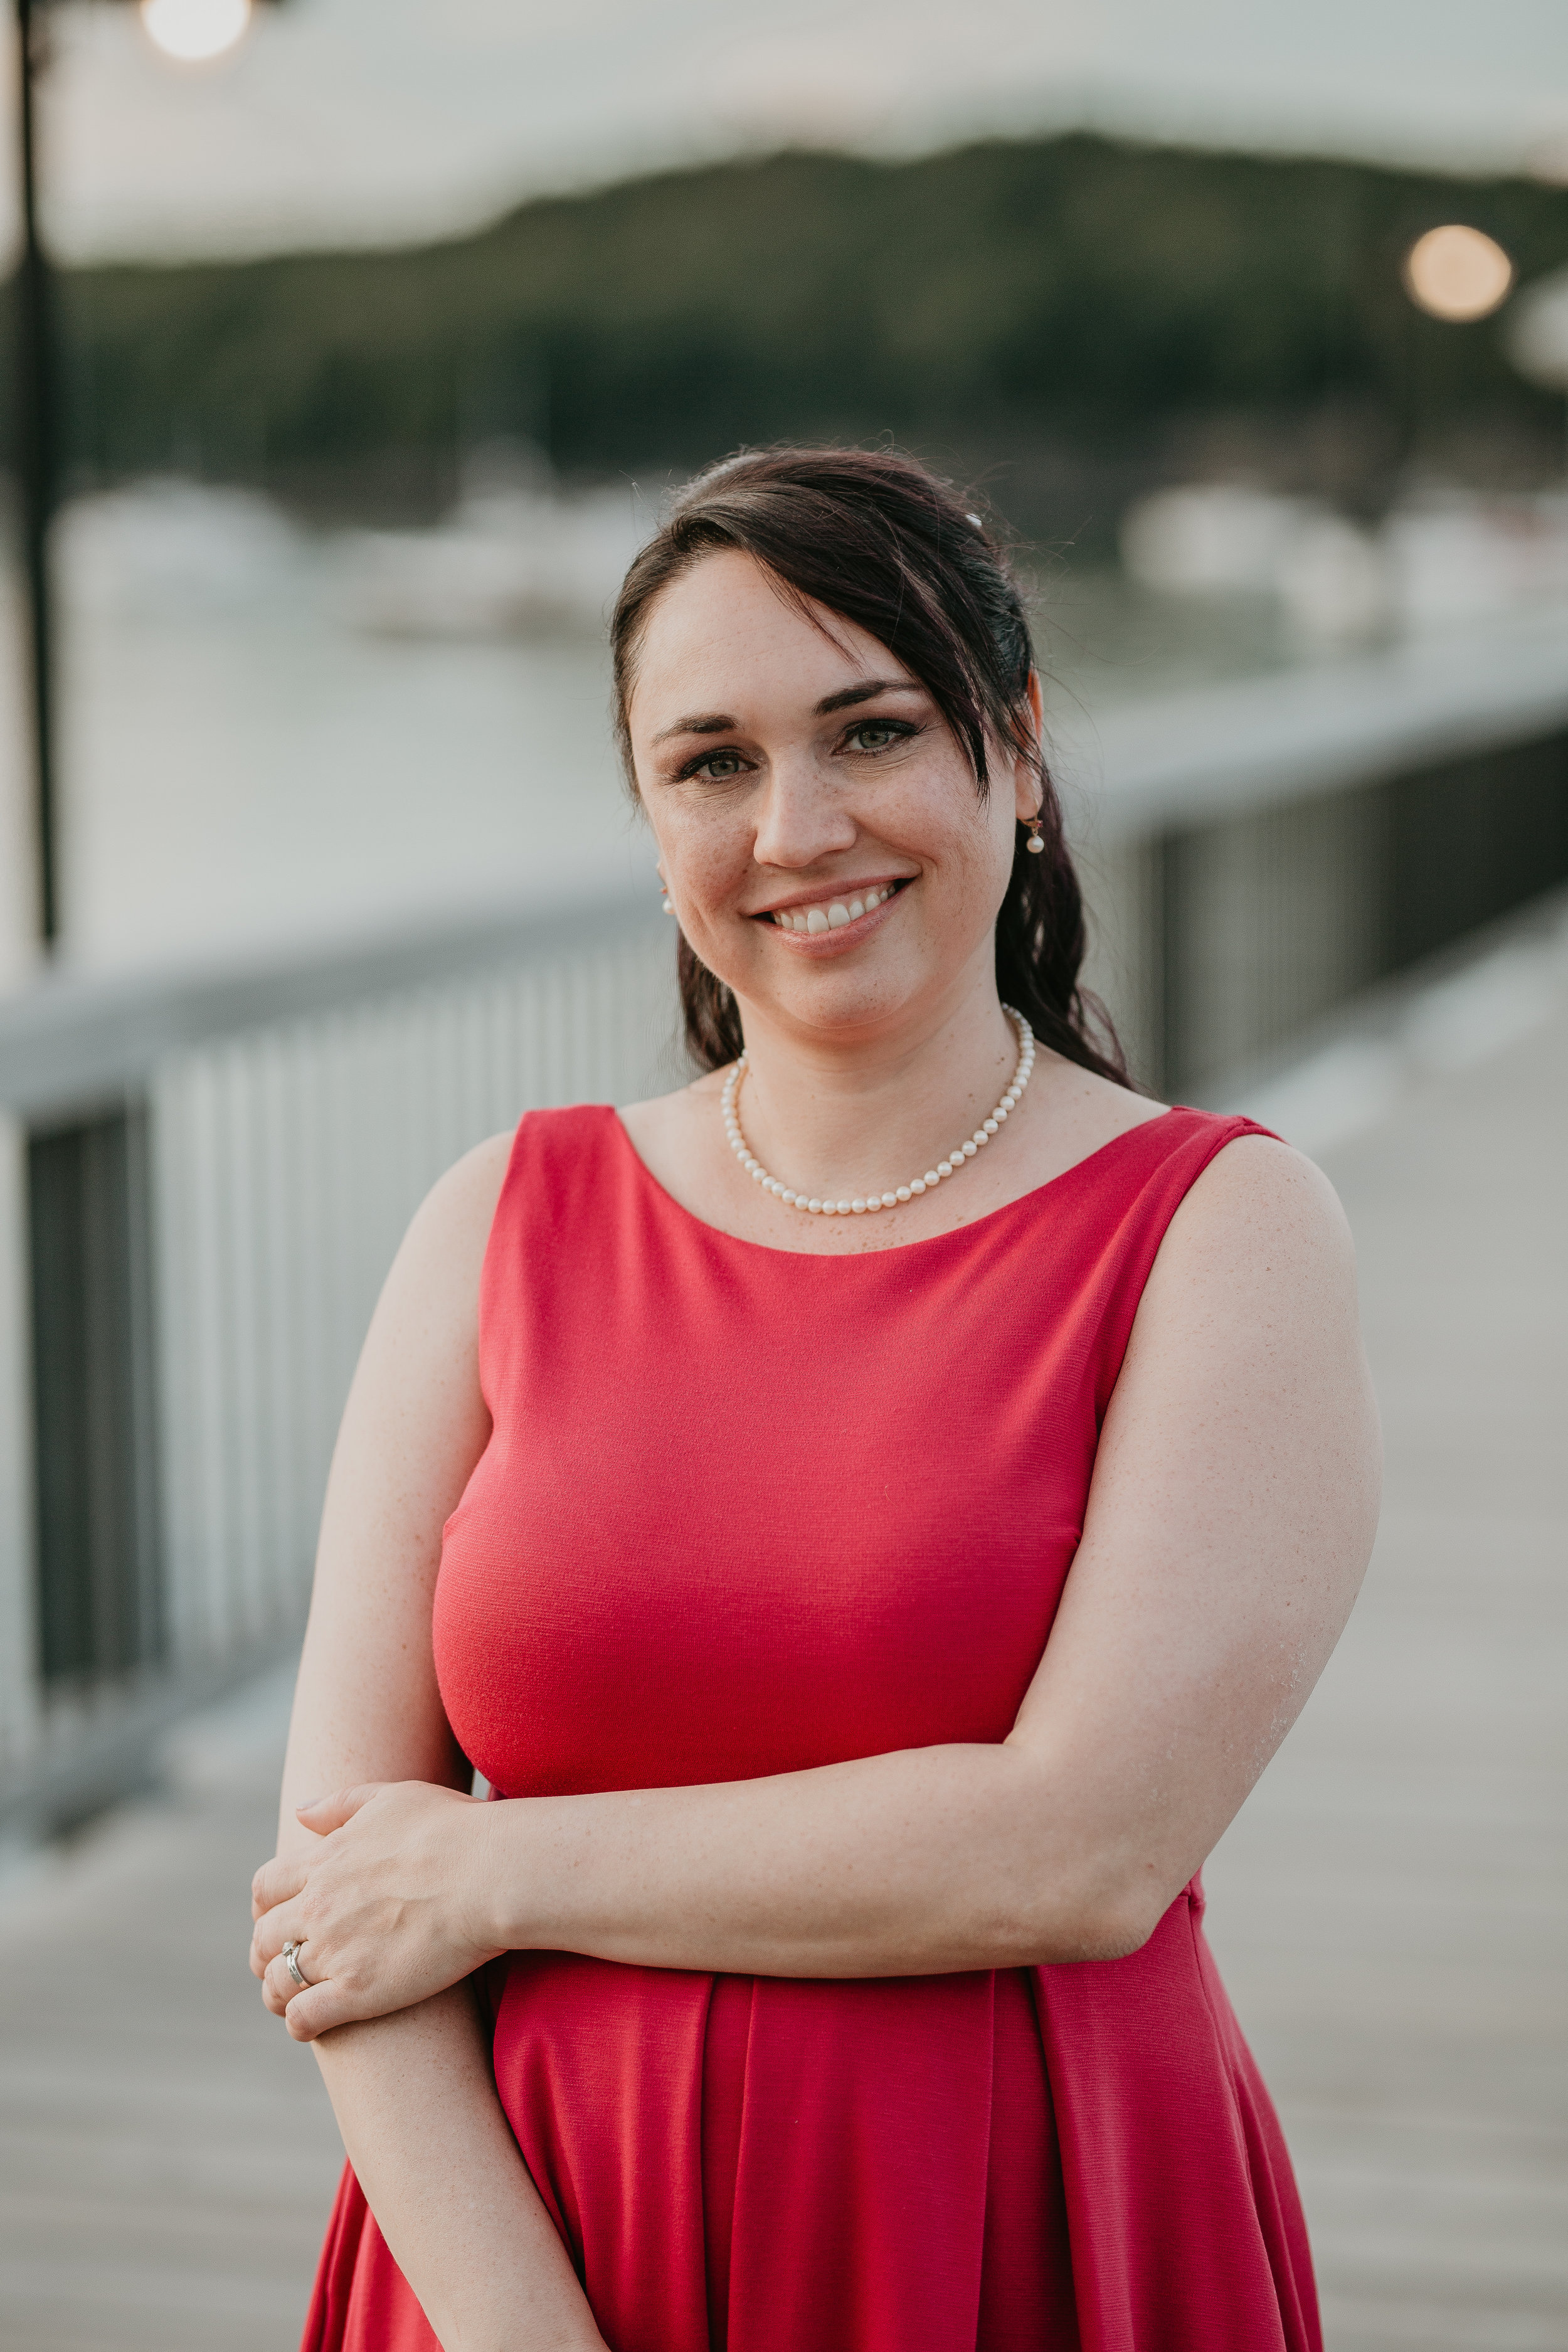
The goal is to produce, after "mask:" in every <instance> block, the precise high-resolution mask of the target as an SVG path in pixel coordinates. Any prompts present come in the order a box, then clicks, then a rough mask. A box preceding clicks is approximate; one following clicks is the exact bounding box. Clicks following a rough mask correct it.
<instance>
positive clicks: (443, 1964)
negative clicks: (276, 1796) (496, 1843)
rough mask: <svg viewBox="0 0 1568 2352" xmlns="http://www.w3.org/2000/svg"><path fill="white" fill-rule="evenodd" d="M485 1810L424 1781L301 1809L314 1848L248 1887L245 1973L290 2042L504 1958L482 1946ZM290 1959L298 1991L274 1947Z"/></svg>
mask: <svg viewBox="0 0 1568 2352" xmlns="http://www.w3.org/2000/svg"><path fill="white" fill-rule="evenodd" d="M489 1810H490V1809H489V1807H488V1806H487V1805H485V1804H484V1803H482V1802H480V1801H479V1800H477V1799H475V1798H473V1797H465V1796H460V1795H459V1794H458V1792H457V1791H456V1790H452V1789H439V1788H434V1787H432V1786H431V1785H430V1783H429V1782H428V1781H425V1780H396V1781H390V1782H383V1783H379V1784H375V1783H373V1784H372V1785H370V1786H368V1787H365V1788H362V1789H345V1790H342V1791H341V1792H340V1793H339V1794H338V1795H337V1796H335V1797H321V1798H318V1799H317V1800H316V1801H314V1802H313V1803H311V1804H309V1805H301V1806H300V1808H299V1819H300V1823H301V1825H302V1826H303V1827H304V1828H305V1829H307V1830H309V1831H310V1832H312V1834H313V1835H314V1836H315V1837H316V1838H317V1839H318V1840H319V1841H320V1843H318V1844H317V1845H315V1846H314V1847H313V1848H312V1849H311V1851H310V1853H303V1854H298V1855H294V1856H290V1857H288V1858H285V1857H284V1856H282V1855H274V1857H273V1859H272V1860H271V1861H270V1862H267V1863H263V1864H262V1866H261V1868H260V1869H259V1870H258V1872H257V1874H256V1876H255V1878H254V1879H253V1880H252V1881H251V1889H250V1894H251V1903H250V1908H251V1916H252V1918H253V1919H254V1920H255V1922H256V1926H255V1928H254V1930H253V1932H252V1935H251V1939H250V1967H251V1972H252V1974H253V1975H255V1976H258V1977H259V1978H260V1979H261V1987H262V1998H263V2000H265V2001H266V2003H267V2006H268V2009H269V2010H271V2011H272V2012H273V2014H274V2016H276V2017H281V2018H282V2019H283V2020H284V2021H285V2023H286V2024H287V2025H288V2028H289V2032H290V2033H291V2034H292V2035H293V2037H294V2039H295V2041H296V2042H313V2041H314V2040H315V2038H316V2036H317V2034H318V2033H326V2032H331V2028H332V2027H333V2026H335V2025H346V2024H348V2023H349V2022H350V2021H353V2020H354V2019H357V2018H366V2017H385V2016H386V2015H388V2013H389V2012H390V2011H393V2010H397V2009H409V2008H412V2007H413V2005H414V2004H415V2002H416V2001H421V2000H428V1999H429V1997H430V1995H431V1994H432V1993H437V1992H440V1991H442V1990H445V1988H446V1987H447V1985H450V1984H456V1983H457V1982H458V1980H459V1979H461V1978H463V1977H467V1976H470V1975H471V1974H472V1973H473V1971H474V1969H477V1968H479V1967H482V1965H483V1964H484V1962H485V1961H486V1960H492V1959H494V1958H496V1956H497V1953H498V1951H500V1950H502V1949H504V1948H505V1947H504V1946H497V1945H493V1944H487V1943H486V1942H484V1941H483V1940H482V1938H483V1928H482V1927H479V1926H478V1924H477V1921H476V1916H475V1915H476V1914H477V1913H478V1911H479V1909H480V1907H481V1900H480V1898H481V1894H482V1889H483V1887H484V1885H485V1877H484V1872H483V1865H482V1859H481V1857H482V1853H483V1850H484V1844H485V1839H484V1832H485V1828H486V1816H487V1814H488V1813H489ZM290 1941H293V1942H295V1943H298V1944H299V1945H300V1947H301V1949H300V1956H299V1958H300V1972H301V1974H302V1975H304V1976H305V1977H306V1978H307V1979H309V1982H308V1985H307V1987H306V1988H305V1989H303V1990H301V1988H300V1986H299V1985H297V1984H296V1983H295V1982H294V1979H293V1978H292V1977H291V1976H290V1975H289V1967H288V1963H287V1961H286V1960H285V1959H284V1958H283V1957H282V1952H283V1947H284V1945H285V1944H286V1943H289V1942H290Z"/></svg>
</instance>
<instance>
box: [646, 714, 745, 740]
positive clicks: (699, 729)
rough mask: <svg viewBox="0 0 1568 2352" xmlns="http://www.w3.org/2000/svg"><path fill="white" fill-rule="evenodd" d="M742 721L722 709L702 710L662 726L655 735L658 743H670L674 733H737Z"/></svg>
mask: <svg viewBox="0 0 1568 2352" xmlns="http://www.w3.org/2000/svg"><path fill="white" fill-rule="evenodd" d="M740 729H741V722H740V720H739V719H731V717H730V716H729V714H728V712H726V711H722V710H700V711H698V712H697V713H696V715H695V716H694V717H693V718H690V719H677V720H676V722H675V724H674V726H673V727H661V728H660V729H659V730H658V734H657V735H656V736H655V737H654V739H653V740H654V741H655V742H656V743H668V740H669V739H670V737H671V736H672V735H736V734H739V732H740Z"/></svg>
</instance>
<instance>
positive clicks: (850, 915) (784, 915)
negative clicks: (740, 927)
mask: <svg viewBox="0 0 1568 2352" xmlns="http://www.w3.org/2000/svg"><path fill="white" fill-rule="evenodd" d="M899 889H900V885H899V884H898V883H894V882H886V883H884V882H879V883H874V884H873V885H872V886H871V887H870V888H869V889H854V890H842V891H838V892H836V893H834V894H832V895H831V896H828V897H825V898H817V899H811V900H808V901H807V902H806V903H805V905H803V906H799V907H779V908H773V910H772V911H771V912H770V913H768V914H765V915H763V916H760V917H759V918H758V920H759V921H761V922H764V923H768V924H771V925H772V926H773V929H775V930H781V931H784V932H787V933H788V935H789V936H790V937H791V938H792V939H800V938H807V939H822V938H824V937H825V936H826V935H827V934H828V933H830V932H834V931H845V930H848V929H852V928H853V926H854V925H856V924H857V923H863V922H864V921H865V919H866V918H867V917H868V915H874V914H875V913H876V912H877V910H878V909H879V908H881V907H885V906H886V905H887V904H888V903H889V900H890V899H892V898H896V897H897V896H898V894H899Z"/></svg>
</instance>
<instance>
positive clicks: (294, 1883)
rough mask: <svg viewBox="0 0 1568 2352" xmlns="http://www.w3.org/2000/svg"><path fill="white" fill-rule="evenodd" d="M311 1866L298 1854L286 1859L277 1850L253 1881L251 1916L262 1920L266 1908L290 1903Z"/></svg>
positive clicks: (270, 1908) (303, 1882)
mask: <svg viewBox="0 0 1568 2352" xmlns="http://www.w3.org/2000/svg"><path fill="white" fill-rule="evenodd" d="M309 1875H310V1864H309V1863H308V1862H306V1861H304V1860H302V1859H301V1858H300V1856H299V1855H295V1856H294V1857H293V1858H292V1860H289V1861H285V1860H284V1858H283V1856H282V1855H281V1854H279V1853H275V1854H274V1855H273V1857H272V1859H271V1861H270V1862H264V1863H263V1864H262V1865H261V1867H260V1869H259V1870H258V1872H257V1874H256V1875H255V1877H254V1878H253V1879H252V1880H251V1882H250V1916H251V1917H252V1918H253V1919H259V1918H260V1916H261V1915H262V1913H263V1912H264V1911H272V1910H275V1909H276V1908H277V1906H278V1905H279V1903H291V1902H292V1901H293V1899H294V1897H295V1895H298V1894H299V1892H300V1888H301V1887H302V1886H303V1885H304V1884H305V1881H306V1879H307V1878H308V1877H309Z"/></svg>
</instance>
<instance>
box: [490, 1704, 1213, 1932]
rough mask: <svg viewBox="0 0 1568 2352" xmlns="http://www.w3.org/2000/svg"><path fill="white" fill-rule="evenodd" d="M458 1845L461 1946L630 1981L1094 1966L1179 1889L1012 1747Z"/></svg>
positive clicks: (518, 1824) (521, 1829)
mask: <svg viewBox="0 0 1568 2352" xmlns="http://www.w3.org/2000/svg"><path fill="white" fill-rule="evenodd" d="M474 1828H475V1831H476V1832H477V1839H476V1852H475V1855H474V1861H473V1864H471V1865H470V1873H469V1877H470V1883H471V1884H474V1885H476V1888H477V1890H478V1891H477V1896H476V1899H477V1901H478V1903H479V1906H480V1907H479V1918H478V1919H477V1921H476V1925H475V1936H476V1940H480V1941H486V1942H493V1943H495V1944H496V1945H499V1946H501V1947H504V1948H512V1949H516V1948H521V1947H532V1948H540V1947H543V1948H559V1949H562V1950H567V1951H577V1952H586V1953H591V1954H594V1955H595V1956H597V1957H599V1958H605V1959H613V1960H622V1961H629V1962H632V1963H634V1964H636V1965H638V1966H641V1967H645V1968H673V1969H713V1970H716V1971H721V1972H725V1973H736V1974H742V1975H758V1976H798V1977H876V1976H914V1975H930V1974H939V1973H943V1972H946V1971H949V1970H956V1969H977V1968H997V1967H1012V1966H1022V1965H1026V1964H1028V1963H1031V1962H1045V1961H1054V1960H1068V1959H1092V1958H1111V1957H1114V1956H1116V1955H1117V1954H1119V1953H1121V1952H1124V1951H1128V1950H1131V1949H1132V1948H1134V1947H1135V1946H1136V1945H1137V1944H1138V1943H1140V1942H1142V1939H1143V1937H1144V1936H1146V1935H1147V1934H1148V1933H1149V1932H1150V1930H1151V1929H1152V1927H1153V1924H1154V1921H1155V1920H1156V1919H1157V1917H1158V1916H1159V1913H1160V1911H1161V1910H1162V1909H1163V1907H1164V1905H1165V1903H1166V1902H1168V1901H1169V1900H1170V1897H1171V1895H1172V1894H1173V1893H1174V1892H1175V1889H1174V1888H1169V1889H1166V1888H1164V1887H1163V1886H1162V1887H1158V1888H1156V1887H1155V1886H1154V1885H1152V1883H1151V1882H1150V1881H1149V1878H1148V1874H1147V1873H1146V1872H1145V1873H1143V1874H1142V1875H1141V1874H1140V1872H1139V1869H1138V1865H1137V1862H1136V1858H1135V1857H1134V1856H1132V1855H1131V1853H1130V1852H1129V1851H1128V1840H1127V1837H1126V1834H1125V1831H1124V1829H1123V1828H1122V1826H1121V1824H1120V1823H1118V1822H1116V1821H1115V1820H1114V1819H1113V1818H1108V1819H1106V1820H1103V1821H1100V1822H1097V1821H1096V1820H1095V1819H1094V1818H1093V1809H1092V1808H1089V1807H1086V1805H1085V1803H1084V1801H1083V1795H1082V1790H1081V1788H1080V1789H1079V1791H1078V1792H1077V1797H1076V1801H1074V1802H1073V1803H1071V1804H1068V1803H1067V1802H1066V1801H1063V1795H1062V1792H1061V1791H1059V1790H1058V1791H1055V1792H1053V1790H1052V1789H1051V1787H1050V1785H1049V1773H1048V1770H1047V1769H1046V1768H1045V1767H1044V1766H1043V1765H1042V1763H1041V1761H1040V1760H1039V1759H1037V1757H1032V1756H1030V1755H1028V1754H1026V1753H1024V1752H1023V1751H1021V1750H1020V1749H1019V1748H1016V1747H1013V1746H998V1747H979V1746H973V1747H944V1748H913V1749H906V1750H903V1751H901V1752H900V1753H898V1754H894V1755H889V1756H876V1757H868V1758H864V1759H859V1760H858V1761H856V1762H853V1763H847V1764H838V1765H831V1766H827V1767H825V1768H822V1769H816V1770H813V1771H805V1772H793V1773H784V1774H781V1775H779V1776H778V1777H777V1778H776V1779H772V1780H749V1781H735V1782H731V1783H720V1784H718V1785H715V1786H711V1787H705V1788H677V1789H648V1790H635V1791H628V1792H625V1793H618V1794H616V1795H611V1796H602V1797H601V1796H588V1797H565V1798H545V1799H536V1800H525V1801H522V1802H521V1803H519V1804H505V1805H492V1806H490V1807H489V1808H488V1809H487V1818H486V1819H484V1820H483V1821H480V1822H475V1823H474ZM481 1882H482V1885H481ZM1145 1915H1146V1916H1145Z"/></svg>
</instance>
